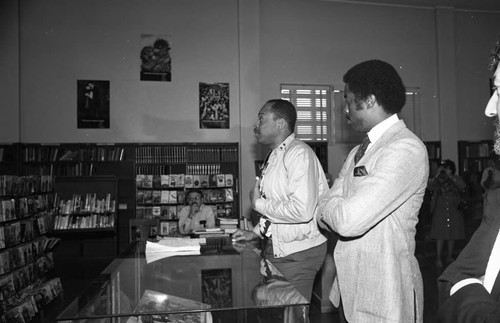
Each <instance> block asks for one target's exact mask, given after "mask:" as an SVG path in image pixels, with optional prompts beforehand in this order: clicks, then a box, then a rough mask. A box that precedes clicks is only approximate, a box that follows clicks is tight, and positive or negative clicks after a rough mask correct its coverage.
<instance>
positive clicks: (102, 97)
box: [77, 80, 109, 129]
mask: <svg viewBox="0 0 500 323" xmlns="http://www.w3.org/2000/svg"><path fill="white" fill-rule="evenodd" d="M77 93H78V96H77V97H78V99H77V100H78V102H77V106H78V108H77V109H78V111H77V125H78V128H79V129H81V128H101V129H109V81H92V80H78V81H77Z"/></svg>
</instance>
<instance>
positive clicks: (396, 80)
mask: <svg viewBox="0 0 500 323" xmlns="http://www.w3.org/2000/svg"><path fill="white" fill-rule="evenodd" d="M342 80H343V81H344V83H346V84H347V85H348V86H349V89H350V90H351V91H352V93H354V96H355V98H356V101H359V100H366V99H367V98H368V96H369V95H372V94H373V95H374V96H375V98H376V99H377V102H378V103H379V104H380V105H381V106H382V108H383V109H384V110H385V111H386V112H388V113H398V112H401V109H403V106H404V105H405V103H406V88H405V86H404V84H403V81H402V80H401V77H400V76H399V74H398V72H397V71H396V69H395V68H394V67H393V66H392V65H391V64H389V63H386V62H384V61H381V60H370V61H366V62H362V63H359V64H357V65H355V66H353V67H352V68H351V69H349V70H348V71H347V73H346V74H345V75H344V77H343V79H342Z"/></svg>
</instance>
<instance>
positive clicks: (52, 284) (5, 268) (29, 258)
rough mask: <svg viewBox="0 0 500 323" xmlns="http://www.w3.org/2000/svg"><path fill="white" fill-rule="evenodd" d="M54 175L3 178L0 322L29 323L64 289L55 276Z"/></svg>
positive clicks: (0, 186) (0, 184) (0, 199)
mask: <svg viewBox="0 0 500 323" xmlns="http://www.w3.org/2000/svg"><path fill="white" fill-rule="evenodd" d="M52 186H53V185H52V178H51V177H50V176H42V177H40V176H23V177H19V176H12V175H2V176H0V203H1V208H0V321H2V322H29V321H31V320H34V319H36V318H37V317H39V316H40V315H42V314H41V313H43V311H44V307H45V306H46V305H47V304H48V303H50V302H51V301H52V300H54V299H55V298H56V297H57V296H58V295H59V294H60V293H61V292H62V285H61V281H60V279H59V278H58V277H52V278H50V277H49V276H51V273H52V272H53V269H54V258H53V253H52V248H53V247H54V245H55V244H56V243H57V242H58V239H54V238H48V237H47V232H48V231H49V230H50V228H51V226H52V218H53V214H52V212H53V209H54V208H53V198H54V194H53V193H52Z"/></svg>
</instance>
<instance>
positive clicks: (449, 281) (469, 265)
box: [437, 39, 500, 323]
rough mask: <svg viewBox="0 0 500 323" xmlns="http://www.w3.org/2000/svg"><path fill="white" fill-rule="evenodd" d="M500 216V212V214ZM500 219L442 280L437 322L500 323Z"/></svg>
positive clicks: (498, 137) (495, 106) (482, 230)
mask: <svg viewBox="0 0 500 323" xmlns="http://www.w3.org/2000/svg"><path fill="white" fill-rule="evenodd" d="M499 60H500V39H499V40H497V42H496V45H495V47H494V48H493V49H492V51H491V55H490V69H491V71H492V72H493V84H494V88H493V94H492V96H491V98H490V100H489V102H488V104H487V105H486V109H485V111H484V113H485V114H486V116H487V117H495V119H496V130H495V141H494V148H495V153H496V154H497V155H500V123H499V122H498V115H499V114H500V100H499V96H500V92H499V88H500V68H499V64H498V62H499ZM497 212H500V210H497ZM499 270H500V217H499V216H496V217H487V218H484V219H483V221H482V222H481V224H480V226H479V228H478V229H477V230H476V232H474V234H473V235H472V237H471V239H470V241H469V243H468V244H467V245H466V246H465V248H464V249H463V250H462V252H461V253H460V254H459V256H458V257H457V260H456V261H454V262H452V263H451V264H450V265H449V266H448V267H447V268H446V269H445V270H444V272H443V273H442V274H441V276H440V277H439V278H438V290H439V292H440V306H439V309H438V315H437V322H442V323H466V322H485V323H488V322H491V323H493V322H496V323H497V322H500V275H499Z"/></svg>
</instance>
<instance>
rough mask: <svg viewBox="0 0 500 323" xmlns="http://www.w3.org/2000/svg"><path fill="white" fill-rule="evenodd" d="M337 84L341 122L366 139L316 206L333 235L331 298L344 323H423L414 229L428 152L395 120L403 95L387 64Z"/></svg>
mask: <svg viewBox="0 0 500 323" xmlns="http://www.w3.org/2000/svg"><path fill="white" fill-rule="evenodd" d="M343 81H344V83H345V90H344V96H345V99H346V106H345V108H344V112H345V114H346V116H347V119H348V123H350V124H351V126H352V127H353V129H354V130H355V131H356V132H361V133H365V134H366V135H365V138H364V139H363V142H362V143H361V145H359V146H356V147H355V148H354V149H353V150H351V152H350V153H349V155H348V157H347V159H346V161H345V162H344V165H343V166H342V169H341V171H340V174H339V176H338V177H337V178H336V179H335V181H334V184H333V187H332V188H331V189H330V191H329V192H328V193H327V194H326V195H325V196H323V197H322V198H321V200H320V202H319V204H318V208H319V212H318V223H319V225H320V226H321V227H322V228H324V229H327V230H331V231H335V232H337V233H338V234H339V235H340V237H339V240H338V242H337V245H336V246H335V251H334V253H333V256H334V259H335V266H336V268H337V276H336V277H335V280H334V282H333V286H332V290H331V293H330V299H331V300H332V303H333V304H334V305H335V306H336V307H339V311H340V313H341V315H342V316H343V319H344V320H345V321H347V322H370V323H373V322H422V320H423V282H422V275H421V273H420V269H419V264H418V261H417V259H416V258H415V232H416V228H415V227H416V224H417V222H418V212H419V209H420V206H421V204H422V201H423V198H424V193H425V188H426V186H427V180H428V173H429V162H428V157H427V149H426V147H425V145H424V144H423V142H422V141H421V140H420V139H419V138H418V137H417V136H416V135H415V134H413V133H412V132H411V131H410V130H409V129H408V128H407V127H406V125H405V123H404V121H403V120H400V119H399V118H398V115H397V113H399V112H400V111H401V109H402V108H403V106H404V104H405V101H406V89H405V86H404V85H403V81H402V80H401V77H400V76H399V75H398V73H397V71H396V69H395V68H394V67H393V66H392V65H390V64H388V63H386V62H383V61H380V60H370V61H366V62H362V63H360V64H357V65H355V66H354V67H352V68H351V69H350V70H349V71H347V73H346V74H345V75H344V78H343ZM342 316H341V317H342Z"/></svg>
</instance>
